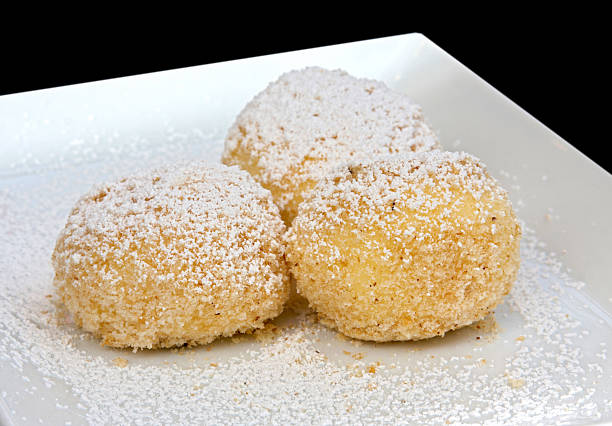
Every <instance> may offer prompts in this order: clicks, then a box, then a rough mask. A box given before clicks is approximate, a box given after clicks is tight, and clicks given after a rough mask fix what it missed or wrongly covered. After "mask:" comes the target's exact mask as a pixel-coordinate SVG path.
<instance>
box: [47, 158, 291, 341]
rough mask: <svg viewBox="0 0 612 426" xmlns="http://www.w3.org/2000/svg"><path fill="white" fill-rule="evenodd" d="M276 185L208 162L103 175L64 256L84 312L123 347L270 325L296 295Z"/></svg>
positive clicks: (62, 249)
mask: <svg viewBox="0 0 612 426" xmlns="http://www.w3.org/2000/svg"><path fill="white" fill-rule="evenodd" d="M284 231H285V225H284V223H283V221H282V220H281V218H280V215H279V212H278V208H277V207H276V205H274V203H273V201H272V197H271V196H270V192H269V191H267V190H265V189H263V188H262V187H261V186H260V185H259V184H257V183H256V182H255V181H254V180H253V179H252V178H251V177H250V176H249V175H248V174H247V173H246V172H244V171H242V170H239V169H238V168H237V167H226V166H223V165H212V164H207V163H203V162H196V163H189V164H179V165H175V166H170V167H167V168H164V169H156V170H153V171H148V172H144V173H141V174H139V175H136V176H132V177H128V178H124V179H121V180H119V181H117V182H114V183H110V184H105V185H99V186H97V187H94V188H93V189H92V190H91V191H90V192H89V193H88V194H86V195H85V196H83V197H82V198H81V199H80V200H79V201H78V202H77V203H76V206H75V207H74V209H73V210H72V213H71V214H70V216H69V218H68V221H67V224H66V226H65V228H64V229H63V231H62V232H61V233H60V236H59V238H58V241H57V244H56V247H55V251H54V253H53V256H52V261H53V266H54V268H55V280H54V282H55V285H56V286H57V289H58V292H59V294H60V296H61V298H62V300H63V303H64V304H65V306H66V307H67V308H68V310H69V311H70V312H71V313H72V315H73V317H74V320H75V321H76V323H77V324H78V325H79V326H81V327H83V328H84V329H85V330H87V331H89V332H91V333H93V334H95V335H96V336H99V337H100V338H101V339H102V344H104V345H108V346H113V347H132V348H135V349H137V348H160V347H172V346H176V345H183V344H188V345H196V344H205V343H208V342H210V341H212V340H213V339H215V338H216V337H217V336H229V335H232V334H234V333H235V332H245V331H248V330H251V329H254V328H261V327H263V325H264V321H265V320H266V319H269V318H272V317H275V316H277V315H278V314H280V313H281V311H282V309H283V304H284V302H285V301H286V300H287V298H288V295H289V279H288V271H287V266H286V263H285V260H284V251H285V250H284V245H283V243H282V237H281V236H282V234H283V232H284Z"/></svg>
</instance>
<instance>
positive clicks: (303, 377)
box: [0, 143, 612, 424]
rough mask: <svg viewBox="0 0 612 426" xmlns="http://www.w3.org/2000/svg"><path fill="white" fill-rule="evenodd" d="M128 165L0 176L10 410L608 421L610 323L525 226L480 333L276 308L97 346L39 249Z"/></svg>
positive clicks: (192, 418) (177, 153)
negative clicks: (405, 331)
mask: <svg viewBox="0 0 612 426" xmlns="http://www.w3.org/2000/svg"><path fill="white" fill-rule="evenodd" d="M217 144H218V143H217ZM210 149H214V148H211V147H210V146H207V145H206V144H202V143H198V144H194V145H193V146H190V147H188V148H185V147H182V148H181V149H175V147H173V144H172V143H170V144H168V145H166V146H163V147H158V148H155V149H154V150H153V151H151V152H149V153H148V154H147V161H146V162H147V166H153V165H155V164H161V163H164V162H166V161H174V160H184V159H186V158H193V156H199V157H200V158H202V157H207V156H208V154H209V153H210ZM207 150H208V151H207ZM142 165H143V164H142V161H138V160H135V159H134V158H133V156H126V158H125V159H113V161H111V162H102V163H98V164H89V165H87V164H84V165H83V164H82V165H77V166H70V167H67V168H64V169H60V170H56V171H47V172H44V173H43V174H35V175H32V176H22V177H18V178H17V177H15V178H10V179H9V178H7V179H4V180H3V181H1V182H0V271H1V277H2V278H1V280H2V282H1V284H2V292H1V293H0V372H1V375H2V377H3V381H4V380H6V381H5V382H4V384H3V385H2V386H1V389H0V390H1V391H2V393H1V394H0V396H1V397H2V399H3V400H4V401H5V403H6V406H7V407H8V409H9V413H8V414H9V415H12V416H15V415H16V413H17V407H24V406H25V405H26V404H28V401H32V400H37V401H38V402H37V404H40V407H44V408H45V410H44V411H45V413H46V412H47V411H49V410H50V411H49V412H50V413H52V414H49V415H47V414H42V412H43V410H42V409H39V410H29V411H26V413H27V414H26V416H25V417H24V418H20V419H18V420H21V421H27V422H31V423H36V422H38V421H41V422H51V423H59V422H63V421H67V420H69V421H71V422H72V424H77V423H93V424H101V423H105V424H125V423H134V424H142V423H152V422H154V423H177V422H178V423H189V424H203V423H206V424H209V423H215V424H216V423H230V422H231V423H292V424H304V423H306V424H308V423H324V424H328V423H344V424H354V423H369V422H376V423H503V422H509V421H511V422H512V423H560V422H586V421H594V420H601V419H604V418H609V417H610V416H612V396H611V390H610V389H606V383H605V381H606V380H609V377H610V375H611V374H612V364H611V361H610V359H609V357H608V356H607V355H608V354H607V346H606V343H605V342H604V341H602V336H606V335H609V334H610V329H611V325H610V322H609V321H610V318H609V316H607V314H606V313H605V312H603V311H597V310H596V309H595V308H594V306H595V305H594V304H593V301H592V300H590V299H588V296H586V295H585V294H584V293H583V292H581V291H580V288H581V287H582V286H583V285H584V284H582V283H579V282H576V281H574V280H573V279H572V278H571V277H570V276H569V275H568V274H567V273H566V272H565V270H564V268H563V265H562V264H561V262H560V261H559V260H558V258H557V257H556V256H555V255H553V254H551V253H548V252H547V250H546V248H545V246H544V245H543V244H542V243H541V242H540V241H539V240H538V239H537V236H536V235H535V234H534V232H533V231H532V230H530V229H529V228H528V227H526V226H524V227H523V232H524V237H523V242H522V248H521V257H522V266H521V270H520V273H519V277H518V280H517V282H516V284H515V286H514V288H513V290H512V292H511V294H510V295H509V296H508V297H507V298H506V299H505V302H504V303H503V304H502V305H501V306H500V307H499V308H498V309H497V310H496V313H495V326H494V327H493V326H491V324H483V327H481V328H478V327H468V328H464V329H461V330H458V331H456V332H453V333H449V334H448V335H447V336H446V337H444V338H434V339H430V340H427V341H422V342H405V343H391V344H373V343H365V342H356V341H352V340H350V339H342V338H336V334H335V333H334V332H332V331H329V330H327V329H326V328H324V327H322V326H320V325H318V324H317V323H316V321H315V320H314V319H313V315H312V314H310V313H309V312H308V311H307V310H301V309H295V311H297V313H296V312H294V310H292V309H288V310H287V311H286V312H285V313H284V314H283V315H282V317H281V318H280V319H278V320H276V321H274V323H273V325H271V326H270V328H269V329H268V331H269V332H267V333H266V335H265V336H263V335H262V336H259V337H260V338H256V337H257V336H237V337H236V338H234V339H224V340H221V341H218V342H216V343H213V344H211V345H208V346H204V347H199V348H196V349H193V350H191V349H189V350H187V349H177V350H164V351H142V352H139V353H137V354H133V353H130V352H125V351H117V350H113V349H109V348H104V347H100V346H99V345H98V342H97V341H95V340H94V339H92V338H90V337H89V336H88V335H87V334H84V333H82V332H80V331H79V330H78V329H76V328H75V327H74V326H73V325H72V324H71V322H70V318H69V317H68V316H67V315H66V313H65V312H64V311H63V310H62V308H61V305H59V304H58V303H57V297H56V296H55V295H54V293H53V288H52V276H53V270H52V267H51V262H50V255H51V251H52V249H53V245H54V244H55V239H56V237H57V235H58V233H59V231H60V230H61V228H62V227H63V225H64V223H65V220H66V217H67V214H68V212H69V211H70V208H71V207H72V205H73V204H74V202H75V201H76V200H77V199H78V197H79V196H81V195H82V194H83V193H84V192H85V191H87V190H88V189H89V188H90V187H91V185H92V184H94V183H96V182H100V181H104V180H107V179H109V178H113V177H117V176H120V175H123V174H126V173H131V172H132V171H133V169H134V168H135V167H136V166H142ZM519 216H520V210H519ZM488 321H492V319H489V320H488ZM264 337H265V338H264ZM232 340H234V341H232ZM9 379H10V380H9ZM11 410H13V411H14V412H11ZM19 411H20V412H23V410H19ZM20 416H21V414H20Z"/></svg>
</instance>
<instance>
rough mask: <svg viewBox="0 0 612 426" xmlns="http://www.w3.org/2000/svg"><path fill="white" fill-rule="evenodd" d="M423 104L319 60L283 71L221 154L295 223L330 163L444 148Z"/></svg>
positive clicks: (248, 111) (234, 127)
mask: <svg viewBox="0 0 612 426" xmlns="http://www.w3.org/2000/svg"><path fill="white" fill-rule="evenodd" d="M439 147H440V146H439V143H438V139H437V137H436V135H435V133H434V132H433V131H432V130H431V129H430V127H429V126H428V125H427V123H426V122H425V119H424V117H423V113H422V111H421V107H420V106H418V105H416V104H414V103H412V102H411V101H410V99H408V98H407V97H406V95H404V94H402V93H399V92H396V91H393V90H391V89H389V88H388V87H387V86H385V85H384V84H383V83H382V82H379V81H375V80H368V79H358V78H355V77H352V76H350V75H349V74H347V73H346V72H344V71H340V70H335V71H329V70H325V69H322V68H318V67H311V68H306V69H303V70H299V71H291V72H289V73H286V74H283V75H282V76H281V77H280V78H279V79H278V80H277V81H275V82H273V83H271V84H270V85H269V86H268V87H267V88H266V89H265V90H264V91H262V92H261V93H259V94H258V95H257V96H255V98H253V100H251V101H250V102H249V103H248V104H247V105H246V106H245V107H244V109H243V110H242V112H241V113H240V114H239V115H238V117H237V118H236V121H235V122H234V124H233V125H232V127H231V128H230V130H229V132H228V135H227V138H226V141H225V149H224V152H223V157H222V161H223V163H224V164H228V165H238V166H240V167H241V168H243V169H245V170H247V171H248V172H249V173H250V174H251V175H252V176H253V177H254V178H255V180H256V181H257V182H259V183H261V184H262V185H263V186H264V188H267V189H269V190H270V191H271V192H272V197H273V198H274V201H275V202H276V204H277V205H278V206H279V208H280V211H281V216H282V217H283V219H284V220H285V222H286V223H287V224H290V223H291V221H292V220H293V218H294V217H295V215H296V214H297V210H298V205H299V204H300V203H301V202H302V200H303V199H304V198H305V197H306V195H307V194H308V193H309V192H310V191H311V190H312V188H313V187H314V186H315V185H316V183H317V182H318V181H319V180H320V179H321V178H322V176H324V175H325V174H326V173H327V172H328V171H330V170H332V169H333V168H334V167H335V166H337V165H339V164H342V163H344V162H346V161H347V160H359V159H365V158H370V157H372V156H376V155H380V154H390V153H406V152H414V151H429V150H432V149H436V148H439Z"/></svg>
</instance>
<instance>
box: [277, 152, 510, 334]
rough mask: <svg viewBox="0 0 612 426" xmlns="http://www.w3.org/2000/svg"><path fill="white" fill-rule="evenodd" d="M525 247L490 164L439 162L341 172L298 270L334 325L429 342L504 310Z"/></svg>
mask: <svg viewBox="0 0 612 426" xmlns="http://www.w3.org/2000/svg"><path fill="white" fill-rule="evenodd" d="M520 238H521V229H520V226H519V224H518V222H517V220H516V217H515V214H514V212H513V210H512V206H511V204H510V202H509V200H508V197H507V194H506V192H505V191H504V190H503V189H502V188H501V187H500V186H499V185H498V184H497V182H496V181H495V180H494V179H493V178H492V177H491V176H489V174H488V173H487V171H486V169H485V167H484V166H483V165H482V164H481V163H480V162H479V160H478V159H476V158H475V157H473V156H471V155H469V154H465V153H450V152H442V151H431V152H424V153H417V154H408V155H397V156H388V157H387V158H384V159H380V160H379V161H370V162H352V163H348V164H347V165H345V166H342V167H340V168H338V169H336V170H335V171H334V172H333V173H330V174H329V175H328V176H327V177H326V178H325V179H323V180H322V181H321V182H320V183H319V184H318V185H317V186H316V188H315V189H314V190H313V191H312V192H311V193H310V196H309V197H308V198H307V199H306V200H305V201H304V202H303V203H302V204H301V205H300V208H299V214H298V216H297V217H296V218H295V220H294V221H293V224H292V226H291V228H290V229H289V231H288V232H287V234H286V241H287V244H288V246H287V261H288V263H289V267H290V269H291V272H292V273H293V275H294V277H295V278H296V285H297V290H298V292H299V293H300V294H302V295H303V296H305V297H306V298H307V299H308V301H309V303H310V305H311V306H312V307H313V308H314V309H315V310H316V311H317V313H318V314H319V316H320V318H321V320H322V321H323V322H324V323H326V324H327V325H329V326H331V327H335V328H337V329H338V330H339V331H341V332H342V333H344V334H345V335H347V336H350V337H353V338H358V339H364V340H374V341H392V340H413V339H424V338H428V337H432V336H441V335H444V334H445V333H446V332H448V331H449V330H453V329H456V328H458V327H462V326H464V325H467V324H470V323H472V322H474V321H477V320H480V319H482V318H484V317H485V316H486V315H487V314H488V313H489V312H491V310H492V309H494V308H495V306H496V305H498V304H499V303H500V302H501V300H502V298H503V296H504V295H506V294H508V292H509V291H510V289H511V286H512V283H513V282H514V280H515V277H516V275H517V272H518V268H519V262H520V257H519V245H520Z"/></svg>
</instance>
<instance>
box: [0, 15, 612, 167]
mask: <svg viewBox="0 0 612 426" xmlns="http://www.w3.org/2000/svg"><path fill="white" fill-rule="evenodd" d="M413 21H414V20H413ZM411 22H412V21H411V20H407V22H406V23H401V24H393V25H391V24H389V23H386V24H385V25H380V24H379V25H378V26H376V25H371V24H369V25H353V26H348V27H343V28H342V30H341V31H339V29H338V27H337V26H331V25H329V24H327V23H326V24H321V25H318V24H317V23H312V24H309V25H291V23H289V24H286V25H285V26H284V27H279V26H269V25H266V24H265V23H263V24H262V25H261V26H255V27H244V28H240V31H239V32H236V28H235V26H232V27H221V28H220V27H219V26H216V27H205V26H200V27H197V28H194V27H191V28H190V29H189V30H187V31H166V30H165V28H161V29H160V28H157V29H155V28H147V29H142V30H135V31H128V32H127V33H125V32H119V31H114V30H113V27H112V25H110V26H109V25H107V26H105V27H104V32H101V31H100V28H99V27H97V26H95V25H92V26H91V27H87V26H85V27H80V28H75V29H74V31H73V32H69V33H68V34H64V35H61V36H58V35H57V34H55V33H54V32H53V31H49V33H48V34H41V35H39V36H37V37H35V38H31V39H27V38H24V39H22V40H21V41H20V42H19V43H7V44H5V46H4V47H5V49H4V51H3V60H2V62H3V63H2V65H1V68H0V69H1V77H2V78H0V94H8V93H16V92H23V91H28V90H36V89H41V88H47V87H56V86H63V85H67V84H74V83H80V82H87V81H95V80H101V79H107V78H113V77H120V76H127V75H135V74H141V73H146V72H152V71H160V70H168V69H174V68H180V67H185V66H192V65H201V64H206V63H212V62H219V61H226V60H230V59H239V58H244V57H250V56H256V55H263V54H270V53H278V52H284V51H290V50H295V49H302V48H309V47H319V46H325V45H329V44H336V43H344V42H350V41H359V40H365V39H370V38H376V37H384V36H390V35H398V34H405V33H410V32H421V33H423V34H424V35H425V36H427V37H428V38H430V39H431V40H432V41H434V42H435V43H436V44H438V45H439V46H440V47H441V48H442V49H444V50H446V51H447V52H448V53H450V54H451V55H452V56H454V57H455V58H456V59H457V60H459V61H460V62H462V63H463V64H464V65H466V66H467V67H468V68H470V69H471V70H472V71H474V72H475V73H476V74H478V75H480V76H481V77H482V78H483V79H485V80H486V81H487V82H489V83H490V84H491V85H493V86H494V87H495V88H497V89H498V90H500V91H501V92H502V93H504V94H505V95H506V96H508V97H509V98H510V99H512V100H513V101H514V102H516V103H517V104H518V105H520V106H521V107H522V108H524V109H525V110H526V111H527V112H529V113H530V114H532V115H533V116H534V117H535V118H537V119H538V120H540V121H541V122H542V123H544V124H545V125H546V126H548V127H549V128H550V129H552V130H553V131H554V132H556V133H557V134H559V135H560V136H561V137H563V138H564V139H565V140H567V141H568V142H570V143H571V144H572V145H574V146H575V147H577V148H578V149H580V150H581V151H582V152H584V153H585V154H586V155H587V156H588V157H590V158H591V159H592V160H594V161H595V162H597V163H598V164H599V165H601V166H602V167H604V168H606V169H607V170H608V171H612V161H610V160H609V159H608V158H607V155H606V154H607V153H606V151H607V145H608V144H609V142H608V140H609V138H610V136H609V134H608V130H607V128H608V124H609V121H610V119H609V118H608V117H607V114H605V115H604V113H607V111H609V110H610V108H609V107H607V106H606V105H607V104H608V102H609V101H608V97H609V93H608V92H609V88H608V84H607V82H606V81H605V80H604V77H603V75H604V73H606V71H607V69H606V67H605V65H604V63H606V62H607V58H606V55H607V54H608V53H609V52H608V51H609V48H608V47H606V45H605V43H604V42H603V40H604V39H605V37H604V36H605V34H604V31H603V30H601V29H600V25H598V24H597V23H596V22H594V21H590V20H588V19H587V20H585V19H582V20H580V22H578V20H573V21H571V22H569V23H568V22H567V21H555V20H554V19H552V18H550V19H549V21H548V22H542V21H541V20H535V21H533V22H526V21H524V20H523V19H522V18H521V17H520V16H519V17H518V18H515V19H513V20H512V21H511V22H510V23H508V22H506V23H504V24H503V25H502V24H498V23H495V22H494V23H490V24H487V25H484V24H480V23H479V24H473V23H466V22H463V21H461V20H456V21H455V24H453V25H447V24H440V25H435V26H433V25H431V26H430V25H423V24H415V23H414V22H412V23H411ZM551 22H552V23H551ZM237 25H238V26H240V23H238V24H237ZM109 29H111V30H113V31H110V32H109ZM5 40H6V38H5ZM604 59H605V60H606V62H604ZM568 172H570V173H571V171H568Z"/></svg>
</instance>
